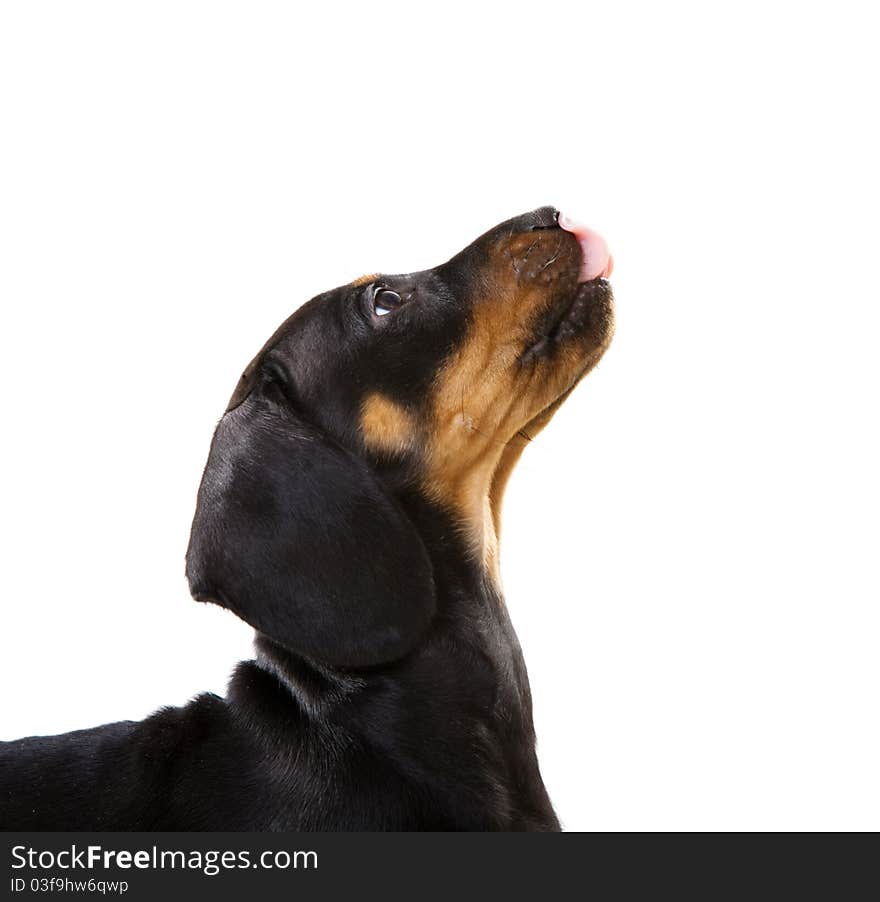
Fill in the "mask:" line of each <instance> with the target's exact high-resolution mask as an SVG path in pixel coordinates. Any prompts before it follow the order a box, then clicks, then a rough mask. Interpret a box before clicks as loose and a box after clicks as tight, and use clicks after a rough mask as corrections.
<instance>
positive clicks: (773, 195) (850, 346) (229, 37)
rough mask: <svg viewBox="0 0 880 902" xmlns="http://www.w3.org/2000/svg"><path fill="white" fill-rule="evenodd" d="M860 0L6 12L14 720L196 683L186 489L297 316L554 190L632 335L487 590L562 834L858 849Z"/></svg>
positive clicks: (873, 267)
mask: <svg viewBox="0 0 880 902" xmlns="http://www.w3.org/2000/svg"><path fill="white" fill-rule="evenodd" d="M869 8H870V7H869V5H868V4H861V5H851V6H847V5H841V4H834V5H831V4H828V5H827V6H823V5H817V4H812V3H797V4H794V3H792V4H790V5H788V4H779V3H766V2H764V3H760V4H749V3H742V4H738V5H737V6H736V7H731V8H730V11H729V12H727V13H722V12H720V11H719V10H720V7H718V6H717V5H715V4H692V5H691V4H688V5H682V4H678V3H662V4H645V5H641V4H632V3H620V2H614V3H612V2H606V3H603V4H594V3H560V2H551V0H543V2H540V3H517V2H511V0H508V2H505V3H503V4H481V3H477V2H470V3H466V4H461V5H457V4H450V3H444V4H442V5H441V4H437V5H434V6H432V7H430V8H429V7H428V6H427V5H426V4H417V3H406V4H401V5H400V6H394V5H392V4H388V3H375V2H373V3H362V4H350V5H348V4H337V3H330V2H324V3H321V4H306V3H299V4H296V3H284V4H271V3H254V2H249V3H235V4H230V3H220V2H211V3H204V4H202V3H187V2H173V3H160V2H151V3H116V2H108V3H93V2H81V3H76V4H72V3H57V4H53V3H40V4H35V3H31V2H23V3H16V2H7V3H4V4H3V7H2V14H0V17H2V18H0V90H2V108H0V124H2V129H3V136H2V142H0V155H2V165H0V180H2V186H0V187H2V197H0V230H2V231H0V254H2V261H0V298H2V335H0V341H2V348H0V351H2V353H0V366H2V386H3V403H2V420H0V423H2V427H0V428H2V446H0V455H2V458H0V464H2V466H0V482H2V512H0V518H2V519H0V523H2V530H3V536H2V546H0V547H2V554H3V558H2V613H0V623H2V628H0V629H2V633H0V635H2V639H0V642H2V649H0V651H2V654H0V693H2V710H0V735H2V737H3V738H13V737H16V736H19V735H23V734H31V733H52V732H59V731H64V730H69V729H73V728H78V727H84V726H89V725H93V724H97V723H101V722H105V721H108V720H114V719H120V718H140V717H143V716H145V715H147V714H148V713H150V711H152V710H153V709H154V708H155V707H156V706H158V705H159V704H171V703H173V704H179V703H182V702H184V701H185V700H186V699H187V698H188V697H190V696H191V695H193V694H195V693H197V692H198V691H200V690H204V689H211V690H214V691H218V692H222V691H223V689H224V685H225V680H226V677H227V675H228V673H229V672H230V670H231V668H232V666H233V664H234V663H235V661H236V660H238V659H239V658H242V657H247V656H248V655H249V654H250V631H249V630H248V629H247V628H246V627H245V626H243V625H242V624H241V623H239V622H238V621H237V620H236V619H235V618H234V617H232V615H230V614H227V613H225V612H223V611H221V610H219V609H212V608H209V607H207V606H204V605H196V604H195V603H194V602H192V601H190V600H189V596H188V593H187V588H186V584H185V581H184V578H183V555H184V551H185V548H186V543H187V536H188V529H189V522H190V517H191V515H192V511H193V506H194V500H195V491H196V487H197V485H198V481H199V478H200V474H201V468H202V466H203V462H204V459H205V457H206V454H207V449H208V442H209V440H210V436H211V432H212V429H213V426H214V424H215V422H216V420H217V418H218V417H219V415H220V413H221V411H222V409H223V407H224V404H225V402H226V400H227V397H228V395H229V394H230V392H231V390H232V388H233V386H234V384H235V381H236V378H237V376H238V374H239V372H240V370H241V367H242V366H243V365H244V364H245V363H246V362H247V361H248V360H249V359H250V357H251V356H252V354H253V353H254V352H255V351H256V350H257V349H258V348H259V347H260V345H261V344H262V342H263V341H264V339H265V338H266V337H267V336H268V335H269V333H270V332H271V331H272V330H273V329H274V328H275V326H276V325H277V324H278V323H279V322H280V321H281V320H282V319H283V318H284V317H285V316H287V315H288V313H289V312H290V311H291V310H292V309H293V308H294V307H296V306H297V305H299V304H300V303H301V302H302V301H304V300H306V299H307V298H309V297H310V296H312V295H313V294H316V293H318V292H319V291H322V290H324V289H326V288H329V287H332V286H334V285H337V284H340V283H342V282H345V281H348V280H349V279H351V278H353V277H356V276H358V275H360V274H362V273H364V272H372V271H375V270H384V271H390V272H395V271H410V270H415V269H420V268H423V267H428V266H432V265H434V264H437V263H439V262H441V261H442V260H444V259H446V258H447V257H448V256H450V255H451V254H452V253H453V252H455V251H456V250H458V249H459V248H460V247H461V246H463V245H464V244H466V243H468V242H469V241H470V240H471V239H473V238H474V237H476V235H477V234H478V233H480V232H482V231H483V230H484V229H486V228H488V227H489V226H491V225H493V224H494V223H496V222H497V221H500V220H501V219H504V218H507V217H508V216H511V215H514V214H516V213H519V212H523V211H526V210H528V209H531V208H533V207H536V206H539V205H542V204H546V203H552V204H556V205H557V206H559V207H561V208H562V209H564V210H566V211H568V212H570V213H571V214H572V215H573V216H575V217H577V218H580V219H582V220H584V221H586V222H588V223H589V224H590V225H593V226H594V227H595V228H598V229H600V230H602V231H603V232H604V233H605V235H606V236H607V238H608V240H609V242H610V244H611V248H612V251H613V252H614V255H615V258H616V264H617V268H616V271H615V276H614V280H613V281H614V285H615V291H616V295H617V301H618V332H617V338H616V340H615V342H614V344H613V346H612V348H611V350H610V351H609V353H608V354H607V356H606V358H605V360H604V361H603V363H602V364H601V366H600V367H599V369H598V370H597V371H596V372H595V373H594V374H593V375H591V376H590V377H589V378H588V380H587V381H586V382H585V383H584V385H583V386H582V387H581V388H580V389H579V390H578V391H577V392H576V393H575V395H574V396H573V397H572V399H571V400H570V401H569V402H568V403H567V404H566V406H565V407H564V408H563V410H562V411H561V413H560V414H559V415H558V417H557V419H556V421H555V422H554V423H553V424H552V425H551V426H550V428H549V429H548V430H547V431H545V432H544V433H543V434H542V435H541V436H540V438H539V439H538V440H537V441H536V442H535V443H534V445H533V446H532V447H531V448H530V449H529V450H528V452H527V453H526V455H525V457H524V459H523V462H522V464H521V465H520V469H519V471H518V474H517V475H516V476H515V477H514V480H513V483H512V486H511V489H510V492H509V495H508V498H507V503H506V507H505V514H506V519H505V532H504V537H503V539H504V541H503V574H504V580H505V585H506V590H507V596H508V603H509V606H510V609H511V612H512V616H513V619H514V623H515V625H516V626H517V628H518V631H519V634H520V638H521V640H522V644H523V647H524V650H525V654H526V660H527V662H528V665H529V669H530V674H531V679H532V686H533V691H534V698H535V712H536V724H537V731H538V736H539V753H540V758H541V763H542V767H543V772H544V775H545V778H546V782H547V785H548V788H549V791H550V794H551V796H552V798H553V800H554V802H555V804H556V806H557V808H558V811H559V814H560V817H561V818H562V820H563V822H564V823H565V825H566V827H567V828H569V829H572V830H593V829H603V830H611V829H613V830H630V829H659V830H671V829H697V830H703V829H765V830H775V829H783V828H787V829H867V828H873V829H878V828H880V816H878V811H880V769H878V766H877V762H878V760H880V727H878V676H880V673H878V671H880V666H878V655H877V647H878V638H880V637H878V627H880V610H878V602H880V591H878V567H877V557H878V538H880V536H878V510H880V506H878V502H880V497H878V495H880V491H878V475H877V472H878V460H880V448H878V437H877V419H878V417H877V413H878V404H877V389H878V385H880V379H878V365H877V343H878V325H880V316H878V302H880V296H878V295H880V292H878V281H880V279H878V273H877V242H878V229H877V220H878V212H877V211H878V200H880V198H878V181H877V169H878V166H877V160H878V143H877V135H876V132H875V128H876V122H877V107H876V86H877V83H878V72H877V71H876V65H875V63H874V62H873V61H872V57H873V58H874V59H876V46H875V43H876V42H875V41H874V37H873V35H874V31H873V29H871V28H870V27H869V23H868V22H867V21H866V20H865V18H864V17H863V15H861V14H860V13H859V10H860V9H862V10H865V11H867V10H868V9H869Z"/></svg>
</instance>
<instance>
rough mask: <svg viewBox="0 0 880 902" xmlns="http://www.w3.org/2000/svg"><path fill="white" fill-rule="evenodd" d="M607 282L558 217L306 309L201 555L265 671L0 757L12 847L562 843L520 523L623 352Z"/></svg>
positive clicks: (284, 348)
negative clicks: (330, 836) (538, 705)
mask: <svg viewBox="0 0 880 902" xmlns="http://www.w3.org/2000/svg"><path fill="white" fill-rule="evenodd" d="M610 269H611V259H610V257H609V255H608V251H607V246H606V245H605V244H604V242H603V241H602V239H601V238H599V237H598V236H597V235H596V234H595V233H592V232H590V231H589V230H586V229H583V228H581V227H579V226H575V225H574V224H572V223H570V222H568V221H567V220H565V219H560V216H559V214H558V213H557V211H556V210H554V209H553V208H551V207H544V208H541V209H539V210H536V211H534V212H532V213H527V214H525V215H524V216H519V217H517V218H515V219H511V220H509V221H508V222H505V223H502V224H501V225H499V226H497V227H496V228H494V229H492V230H491V231H489V232H487V233H486V234H485V235H483V236H482V237H481V238H479V239H477V240H476V241H475V242H474V243H473V244H471V245H470V246H469V247H467V248H465V250H463V251H462V252H461V253H459V254H458V255H456V256H455V257H453V258H452V259H451V260H450V261H449V262H447V263H444V264H443V265H442V266H438V267H437V268H436V269H430V270H426V271H425V272H418V273H413V274H410V275H401V276H378V275H377V276H370V277H368V278H364V279H359V280H357V281H356V282H354V283H353V284H349V285H345V286H343V287H341V288H336V289H334V290H332V291H328V292H327V293H325V294H322V295H320V296H318V297H316V298H314V299H313V300H311V301H309V302H308V303H307V304H305V305H304V306H302V307H301V308H300V309H299V310H297V312H296V313H294V315H293V316H291V317H290V318H289V319H288V320H287V321H286V322H285V323H284V324H283V325H282V326H281V327H280V328H279V329H278V330H277V332H275V334H274V335H273V336H272V337H271V338H270V339H269V341H268V342H267V343H266V345H265V346H264V348H263V349H262V350H261V351H260V352H259V354H257V356H256V358H255V359H254V360H253V362H252V363H251V364H250V365H249V366H248V367H247V369H246V370H245V372H244V375H243V376H242V377H241V380H240V382H239V384H238V386H237V388H236V389H235V392H234V394H233V396H232V399H231V401H230V403H229V407H228V408H227V410H226V412H225V413H224V415H223V417H222V419H221V420H220V423H219V424H218V426H217V430H216V433H215V435H214V438H213V442H212V444H211V450H210V454H209V457H208V462H207V465H206V467H205V472H204V477H203V479H202V484H201V487H200V489H199V493H198V502H197V507H196V513H195V519H194V521H193V525H192V534H191V539H190V545H189V550H188V551H187V557H186V572H187V578H188V579H189V584H190V588H191V591H192V594H193V596H194V597H195V598H196V599H198V600H199V601H209V602H213V603H214V604H218V605H222V606H223V607H226V608H229V609H230V610H232V611H234V612H235V613H236V614H237V615H238V616H239V617H241V618H243V619H244V620H245V621H247V622H248V623H249V624H250V625H251V626H253V627H254V628H255V630H256V640H255V647H256V656H255V660H253V661H246V662H244V663H241V664H239V665H238V667H237V669H236V670H235V672H234V674H233V676H232V678H231V681H230V684H229V690H228V694H227V695H226V697H225V698H219V697H217V696H215V695H210V694H208V695H202V696H200V697H198V698H196V699H195V700H194V701H192V702H191V703H189V704H188V705H186V706H185V707H183V708H173V709H161V710H159V711H158V712H157V713H156V714H154V715H152V716H151V717H148V718H147V719H146V720H143V721H140V722H130V721H126V722H121V723H114V724H107V725H105V726H101V727H96V728H94V729H89V730H81V731H77V732H73V733H67V734H64V735H61V736H51V737H32V738H27V739H20V740H17V741H14V742H9V743H2V744H0V827H2V828H5V829H21V830H24V829H61V830H86V829H89V830H92V829H95V830H558V829H559V823H558V821H557V819H556V816H555V814H554V812H553V808H552V806H551V804H550V800H549V798H548V797H547V792H546V790H545V788H544V784H543V782H542V779H541V774H540V772H539V770H538V762H537V759H536V756H535V736H534V729H533V726H532V710H531V698H530V694H529V685H528V681H527V677H526V669H525V666H524V664H523V659H522V655H521V653H520V648H519V644H518V642H517V638H516V635H515V633H514V631H513V627H512V626H511V624H510V620H509V619H508V615H507V612H506V610H505V607H504V603H503V600H502V596H501V589H500V584H499V578H498V531H499V518H500V510H501V499H502V495H503V493H504V488H505V484H506V483H507V480H508V477H509V475H510V472H511V469H512V468H513V466H514V464H515V463H516V461H517V459H518V458H519V456H520V454H521V452H522V450H523V447H524V445H525V444H527V443H528V441H529V439H531V438H533V437H534V435H535V433H536V432H538V430H540V429H541V428H542V427H543V426H544V425H545V424H546V423H547V421H548V420H549V419H550V417H551V416H552V415H553V413H554V412H555V411H556V409H557V408H558V407H559V405H560V404H561V402H562V401H563V400H564V399H565V397H566V396H567V395H568V394H569V392H570V391H571V390H572V389H573V388H574V386H575V385H576V384H577V383H578V381H579V380H580V379H581V378H582V377H583V376H584V375H585V374H586V373H587V372H588V371H589V370H590V369H591V368H592V367H593V366H594V365H595V364H596V362H597V361H598V360H599V358H600V357H601V356H602V354H603V352H604V351H605V349H606V347H607V346H608V343H609V341H610V340H611V333H612V320H613V317H612V300H611V289H610V288H609V285H608V282H607V281H606V278H605V277H607V276H608V275H609V274H610ZM114 678H116V677H114Z"/></svg>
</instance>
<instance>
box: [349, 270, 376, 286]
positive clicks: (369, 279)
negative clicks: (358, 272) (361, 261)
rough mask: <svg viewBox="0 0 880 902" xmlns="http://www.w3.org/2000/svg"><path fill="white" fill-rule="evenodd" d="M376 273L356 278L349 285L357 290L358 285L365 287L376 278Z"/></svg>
mask: <svg viewBox="0 0 880 902" xmlns="http://www.w3.org/2000/svg"><path fill="white" fill-rule="evenodd" d="M377 275H378V273H374V272H373V273H369V274H368V275H365V276H358V277H357V278H356V279H355V280H354V281H353V282H352V283H351V284H352V287H354V288H357V287H358V286H359V285H367V284H369V283H370V282H372V281H374V280H375V279H376V277H377Z"/></svg>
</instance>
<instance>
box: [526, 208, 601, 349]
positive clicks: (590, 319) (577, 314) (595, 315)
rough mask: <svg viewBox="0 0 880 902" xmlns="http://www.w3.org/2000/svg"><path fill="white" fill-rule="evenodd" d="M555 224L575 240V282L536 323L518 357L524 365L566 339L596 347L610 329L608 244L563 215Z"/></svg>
mask: <svg viewBox="0 0 880 902" xmlns="http://www.w3.org/2000/svg"><path fill="white" fill-rule="evenodd" d="M557 225H558V227H559V228H560V229H561V230H563V231H565V232H569V233H571V234H572V235H573V236H574V238H575V240H576V241H577V244H578V248H579V250H580V265H579V268H578V273H577V279H576V281H575V284H574V285H573V286H572V288H571V290H570V291H565V292H564V294H563V295H562V296H561V297H559V298H558V299H557V300H556V302H555V303H553V304H552V306H551V307H550V308H549V309H548V310H546V311H545V312H544V314H543V315H542V316H541V317H540V319H539V321H538V322H537V323H536V327H535V338H534V340H533V341H532V343H531V344H530V345H529V346H528V347H527V348H526V350H525V351H524V353H523V354H522V357H521V358H520V360H521V363H522V364H524V365H526V364H531V363H534V362H535V361H536V360H538V359H541V358H546V357H549V356H551V355H552V354H553V352H554V351H555V350H556V349H557V348H558V347H560V346H561V345H563V344H568V341H567V339H574V338H576V337H577V336H582V337H583V338H586V339H588V344H590V345H592V344H594V343H595V344H596V345H599V344H601V343H602V342H603V340H604V337H605V334H606V333H607V332H608V330H609V323H610V317H611V298H612V292H611V286H610V285H609V284H608V281H607V280H608V278H609V276H610V275H611V273H612V272H613V270H614V258H613V257H612V256H611V252H610V251H609V249H608V242H607V241H606V240H605V239H604V238H603V237H602V236H601V235H600V234H599V233H598V232H596V231H594V230H593V229H590V228H587V227H586V226H584V225H581V224H580V223H578V222H576V221H575V220H573V219H571V218H570V217H568V216H566V215H565V214H563V213H560V214H559V215H558V218H557ZM590 339H592V341H590ZM586 350H589V348H587V349H586Z"/></svg>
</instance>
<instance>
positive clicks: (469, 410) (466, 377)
mask: <svg viewBox="0 0 880 902" xmlns="http://www.w3.org/2000/svg"><path fill="white" fill-rule="evenodd" d="M527 242H528V245H529V246H526V243H527ZM534 243H535V239H534V236H533V235H527V236H517V237H516V238H514V239H512V241H511V243H510V244H509V245H508V246H507V247H506V248H501V249H499V251H498V252H496V254H495V255H494V256H495V263H494V265H493V267H492V271H490V272H486V273H485V274H484V278H483V280H482V285H481V292H482V293H483V296H481V297H478V298H476V299H474V301H473V317H472V321H471V325H470V329H469V334H468V335H467V337H466V339H465V341H464V343H463V344H462V346H461V347H460V348H459V349H458V351H457V352H456V353H455V354H454V355H453V356H452V357H451V358H450V360H449V361H448V362H447V364H446V365H445V367H444V369H443V370H442V372H441V373H440V376H439V379H438V382H437V388H436V391H435V394H434V405H433V422H432V426H431V427H430V429H431V432H430V435H429V440H428V447H427V456H426V462H425V463H426V479H425V488H426V491H427V493H428V494H429V495H430V496H431V497H433V498H434V499H435V500H436V501H438V502H440V503H442V504H444V505H445V506H446V507H448V508H450V509H452V510H453V511H455V512H456V513H457V514H458V519H459V522H460V525H461V528H462V529H463V530H464V531H465V532H466V533H467V535H468V538H469V540H470V541H471V543H472V547H473V549H474V553H475V555H476V556H477V557H478V559H480V560H482V562H483V565H484V566H485V568H486V571H487V572H488V573H489V574H490V576H492V577H493V578H494V579H495V580H496V581H497V582H499V583H500V569H499V555H498V535H499V530H500V515H501V501H502V497H503V494H504V489H505V487H506V485H507V481H508V478H509V476H510V474H511V472H512V470H513V467H514V466H515V464H516V462H517V461H518V460H519V457H520V455H521V454H522V451H523V448H524V447H525V445H526V444H527V443H528V440H529V439H531V438H533V437H534V436H535V435H536V434H537V433H538V432H539V431H540V430H541V429H542V428H543V427H544V425H546V423H547V422H548V421H549V420H550V418H551V417H552V415H553V413H555V411H556V409H557V407H558V406H559V404H560V403H561V401H562V398H563V397H565V396H567V395H568V393H569V391H570V390H571V389H572V388H573V387H574V384H576V382H577V381H579V379H580V377H581V376H583V375H584V374H585V373H586V372H587V371H588V370H590V369H592V367H593V365H594V364H595V363H596V362H597V361H598V359H599V358H600V357H601V356H602V353H603V352H604V350H605V348H606V347H607V344H608V342H609V341H610V337H611V335H610V329H609V331H608V334H607V336H603V337H601V338H600V336H596V338H597V339H599V344H598V345H597V346H594V347H592V348H591V347H590V343H589V342H586V343H585V342H584V341H572V342H571V343H569V344H568V345H567V346H561V347H559V348H558V350H557V352H556V354H555V357H554V360H553V362H552V364H551V363H549V362H547V361H537V362H536V363H535V364H534V366H532V367H526V368H523V367H522V366H520V357H521V355H522V353H523V351H524V350H525V349H526V347H527V346H528V344H529V342H530V341H531V340H533V337H534V336H533V329H534V326H533V323H534V321H535V317H536V316H538V315H540V314H541V312H542V311H544V310H545V309H546V308H547V307H548V306H550V305H551V304H552V303H553V300H552V296H553V293H552V291H551V290H548V281H547V280H546V279H544V278H534V279H528V278H524V277H520V270H517V269H515V268H512V267H511V265H510V260H511V259H513V260H514V262H516V261H517V260H521V259H522V258H521V257H518V255H521V254H523V253H527V252H528V251H529V250H530V249H531V247H533V246H534ZM514 273H515V274H516V277H514ZM520 430H524V432H525V435H522V433H521V432H520Z"/></svg>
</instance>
